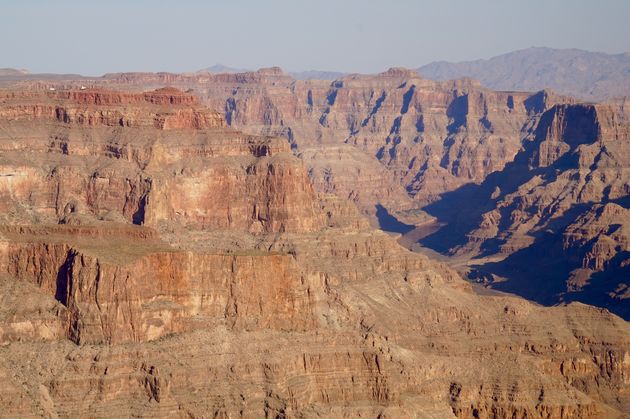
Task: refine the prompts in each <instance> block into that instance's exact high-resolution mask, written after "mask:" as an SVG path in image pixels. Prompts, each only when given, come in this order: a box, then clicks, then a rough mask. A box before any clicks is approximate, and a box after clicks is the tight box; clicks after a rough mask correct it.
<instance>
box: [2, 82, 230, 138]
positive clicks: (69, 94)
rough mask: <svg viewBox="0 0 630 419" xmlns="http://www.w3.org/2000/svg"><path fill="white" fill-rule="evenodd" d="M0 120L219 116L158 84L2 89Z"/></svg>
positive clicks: (202, 123)
mask: <svg viewBox="0 0 630 419" xmlns="http://www.w3.org/2000/svg"><path fill="white" fill-rule="evenodd" d="M0 103H1V104H2V106H1V108H2V110H1V112H0V118H2V119H3V120H5V121H33V120H35V119H43V120H46V119H48V120H55V121H58V122H63V123H67V124H77V125H85V126H110V127H116V126H126V127H155V128H159V129H162V130H165V129H184V128H194V129H203V128H217V127H223V126H225V121H224V120H223V118H222V116H221V115H220V114H219V113H216V112H209V111H208V110H205V109H203V108H201V107H200V106H199V105H198V104H197V100H196V98H195V97H194V96H192V95H190V94H185V93H183V92H181V91H179V90H177V89H169V88H162V89H158V90H155V91H153V92H147V93H143V94H133V93H125V94H122V93H119V92H113V91H102V90H94V89H89V90H79V91H59V92H56V91H54V92H46V93H38V92H29V93H24V92H5V93H4V94H2V95H0Z"/></svg>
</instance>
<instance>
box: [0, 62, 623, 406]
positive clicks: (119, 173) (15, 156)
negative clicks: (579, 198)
mask: <svg viewBox="0 0 630 419" xmlns="http://www.w3.org/2000/svg"><path fill="white" fill-rule="evenodd" d="M393 73H394V74H392V75H391V77H392V78H395V77H398V76H397V75H396V72H393ZM226 77H227V76H226ZM230 77H232V76H230ZM233 77H237V78H238V77H241V76H238V75H236V76H233ZM257 77H263V78H269V79H272V80H281V79H282V77H283V76H282V75H281V74H279V73H278V72H277V70H268V71H267V72H262V73H261V74H258V76H257ZM387 77H390V76H387ZM173 94H174V93H173ZM136 95H140V96H141V97H146V95H144V94H136ZM132 96H133V97H134V98H135V96H134V95H132ZM17 100H18V101H21V100H23V99H22V98H20V99H17ZM46 100H48V99H46ZM64 100H65V99H60V101H61V102H63V101H64ZM111 100H114V99H111ZM135 100H140V99H129V101H135ZM89 102H90V103H89V104H87V105H85V106H86V110H87V111H89V112H97V111H99V109H100V107H101V106H102V105H101V104H98V103H96V101H92V99H89ZM2 106H6V107H7V108H10V107H11V106H12V103H11V102H10V101H8V102H4V103H3V104H2ZM2 106H0V108H2ZM82 106H83V105H82ZM107 106H112V109H113V110H116V109H117V105H107ZM125 106H126V105H125ZM125 106H122V107H123V108H124V107H125ZM156 106H157V107H162V106H165V108H166V111H167V112H171V108H170V105H162V104H153V103H150V101H149V102H148V103H147V101H146V100H144V99H142V105H141V106H139V108H138V110H137V111H136V112H137V114H136V115H137V116H138V118H139V119H144V118H145V116H146V115H151V114H153V113H154V112H155V107H156ZM180 106H181V109H182V110H183V111H185V110H186V109H187V106H189V105H184V104H173V109H179V107H180ZM190 106H192V107H195V106H196V105H190ZM201 112H203V110H201ZM0 122H1V124H2V125H1V126H2V128H3V129H2V130H1V132H2V137H0V145H1V148H0V150H2V154H1V156H0V162H1V163H2V166H1V167H2V169H1V170H2V172H0V173H1V174H2V175H3V176H0V197H1V199H0V202H1V204H0V205H2V221H1V223H0V224H1V226H0V292H2V294H1V295H0V298H2V300H1V303H2V304H1V308H0V344H1V345H2V351H0V360H1V362H0V378H2V379H1V380H0V405H1V406H2V408H3V412H4V413H5V414H7V415H9V416H28V415H40V416H93V417H108V416H109V417H111V416H132V415H137V416H167V415H168V416H188V417H197V416H212V417H232V416H242V417H261V416H273V417H304V416H313V417H317V416H321V417H331V416H336V417H344V416H345V417H357V416H369V417H378V416H381V417H387V416H389V417H414V416H418V414H419V413H418V412H426V416H427V417H431V416H433V417H461V418H465V417H480V416H493V417H505V418H508V417H514V416H519V415H520V416H523V417H532V416H540V415H545V416H546V417H550V418H562V417H567V415H574V416H580V417H585V418H589V417H592V418H599V417H619V416H620V415H621V414H622V413H623V412H625V411H628V409H630V398H629V397H628V395H629V394H630V391H629V388H630V378H629V377H630V328H629V326H628V323H627V322H625V321H623V320H622V319H620V318H618V317H615V316H613V315H611V314H610V313H608V312H607V311H605V310H601V309H596V308H593V307H588V306H584V305H581V304H577V303H574V304H570V305H569V306H568V307H553V308H544V307H540V306H538V305H534V304H531V303H529V302H527V301H525V300H522V299H520V298H518V297H514V296H509V295H503V294H499V293H490V295H487V294H488V292H487V291H483V290H482V292H479V291H478V290H477V289H476V288H473V287H472V286H471V285H470V284H468V283H466V282H464V281H463V280H462V279H461V278H460V277H459V276H458V275H457V274H456V273H455V272H454V271H453V270H451V269H450V268H448V267H447V266H446V265H444V264H441V263H437V262H435V261H432V260H430V259H428V258H427V257H425V256H422V255H419V254H415V253H413V252H410V251H407V250H406V249H404V248H402V247H400V246H398V245H397V244H396V241H395V239H394V238H393V237H391V236H389V235H387V234H385V233H384V232H381V231H375V230H373V229H371V228H370V227H369V225H368V223H367V221H366V220H365V219H364V218H362V217H361V215H360V212H359V210H357V208H356V207H355V206H354V205H353V204H352V203H350V202H349V201H348V200H346V199H340V198H339V197H337V196H335V195H333V194H318V193H316V192H315V191H314V189H313V187H312V184H311V183H310V181H309V178H308V174H307V170H306V168H305V167H304V166H303V163H302V162H301V161H300V160H299V159H298V158H297V157H295V156H293V155H292V153H291V152H290V145H289V144H288V142H286V141H284V140H280V139H277V138H270V137H260V136H255V135H249V134H243V133H240V132H236V131H233V130H231V129H226V128H223V127H212V128H207V127H206V128H198V127H196V126H187V127H186V128H183V129H174V130H164V129H162V127H159V126H155V125H153V124H149V125H146V126H139V125H130V126H127V125H124V126H117V127H111V126H102V124H97V125H85V124H83V123H81V122H78V121H76V120H59V119H57V118H56V117H52V118H51V117H49V116H45V117H40V116H36V117H32V118H31V119H18V118H15V117H12V116H5V118H4V119H0ZM561 137H562V136H560V137H558V138H561ZM348 147H351V146H350V145H348ZM301 152H303V153H306V152H307V150H303V151H301ZM342 153H343V151H339V155H340V156H341V157H340V159H341V160H343V159H349V158H350V157H351V156H348V153H343V154H342ZM339 166H340V167H341V168H342V169H343V170H342V171H340V172H339V173H341V174H343V176H342V178H343V177H346V178H347V179H351V180H352V182H356V181H357V180H359V179H361V176H360V174H358V173H356V172H353V169H352V167H350V168H348V167H343V164H340V165H339ZM354 167H357V166H354ZM369 173H374V172H368V174H369ZM377 173H378V171H377ZM371 176H374V175H371ZM313 178H314V179H317V177H315V176H313ZM368 179H370V178H368ZM371 179H373V180H374V181H375V180H376V176H374V177H373V178H371ZM344 181H345V180H344V179H342V180H341V182H344ZM320 182H323V183H324V184H325V185H326V187H327V188H330V190H328V191H329V192H336V190H335V189H334V186H333V185H334V182H328V183H327V184H326V182H327V180H326V179H322V180H320ZM322 186H324V185H322ZM378 188H379V189H381V188H382V189H383V190H382V191H381V192H382V193H383V195H382V196H383V197H384V198H392V200H395V198H394V197H393V196H392V195H387V192H386V188H383V187H382V185H381V186H378ZM348 193H349V192H348V190H344V191H343V192H342V193H341V195H344V196H345V195H347V194H348ZM356 201H357V202H362V201H361V199H357V200H356ZM607 211H610V212H611V217H614V215H612V214H615V213H616V212H615V211H616V209H615V208H614V207H613V208H611V209H609V210H607ZM620 216H623V214H620ZM611 222H612V223H613V224H614V223H615V219H613V218H611ZM583 224H584V226H587V225H588V226H590V225H592V224H593V223H592V222H591V221H589V220H588V219H584V223H583ZM591 231H592V234H594V235H597V234H600V235H601V234H605V235H610V236H611V237H612V236H615V237H616V234H617V233H618V231H617V230H615V231H613V230H611V229H610V228H608V229H607V230H606V231H605V232H604V233H597V231H599V230H598V227H595V226H592V227H591ZM566 240H567V246H576V245H577V246H581V245H580V244H579V243H578V241H576V239H574V238H572V237H571V236H569V235H567V236H566ZM612 259H614V256H613V257H612ZM612 259H611V260H612ZM588 260H589V261H590V260H591V259H588ZM601 260H603V259H601ZM588 263H590V262H588ZM608 263H610V262H608ZM484 294H486V295H484ZM421 414H425V413H421Z"/></svg>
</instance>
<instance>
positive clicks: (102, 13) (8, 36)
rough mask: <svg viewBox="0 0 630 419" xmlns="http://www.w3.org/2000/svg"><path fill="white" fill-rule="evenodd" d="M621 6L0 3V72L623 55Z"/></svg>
mask: <svg viewBox="0 0 630 419" xmlns="http://www.w3.org/2000/svg"><path fill="white" fill-rule="evenodd" d="M629 21H630V1H628V0H597V1H594V0H590V1H586V0H572V1H571V0H521V1H515V0H440V1H431V2H429V1H421V0H416V1H413V0H383V1H374V0H360V1H359V0H336V1H331V0H318V1H299V0H293V1H290V0H267V1H265V0H258V1H256V0H208V1H202V0H179V1H159V0H154V1H149V0H126V1H123V0H109V1H105V0H103V1H94V0H82V1H79V0H76V1H71V0H56V1H50V0H14V1H13V0H0V67H14V68H26V69H29V70H31V71H33V72H57V73H67V72H72V73H81V74H86V75H100V74H103V73H106V72H115V71H195V70H198V69H200V68H203V67H207V66H210V65H213V64H216V63H222V64H225V65H229V66H233V67H241V68H259V67H268V66H272V65H279V66H281V67H282V68H284V69H286V70H290V71H299V70H309V69H319V70H338V71H346V72H377V71H382V70H384V69H386V68H388V67H392V66H404V67H418V66H420V65H423V64H426V63H428V62H431V61H435V60H449V61H462V60H470V59H476V58H489V57H491V56H494V55H498V54H501V53H505V52H509V51H512V50H516V49H521V48H527V47H530V46H548V47H555V48H581V49H587V50H591V51H602V52H610V53H619V52H626V51H630V24H629V23H628V22H629Z"/></svg>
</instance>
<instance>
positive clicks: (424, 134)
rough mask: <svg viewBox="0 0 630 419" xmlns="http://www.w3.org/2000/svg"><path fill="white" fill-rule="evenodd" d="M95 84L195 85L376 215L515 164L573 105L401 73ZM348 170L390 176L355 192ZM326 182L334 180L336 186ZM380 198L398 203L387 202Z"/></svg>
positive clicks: (164, 77) (137, 78) (141, 77)
mask: <svg viewBox="0 0 630 419" xmlns="http://www.w3.org/2000/svg"><path fill="white" fill-rule="evenodd" d="M99 83H103V84H106V85H115V86H117V85H129V84H132V85H143V86H161V85H165V84H173V85H176V86H181V87H185V88H191V89H193V90H194V91H195V93H196V94H198V95H199V96H200V97H201V100H202V101H203V102H204V103H206V104H208V105H209V107H210V108H212V109H217V110H221V111H223V112H225V115H226V120H227V123H228V124H229V125H230V126H233V127H236V128H239V129H242V130H245V131H248V132H253V133H257V134H273V135H281V136H285V137H286V138H288V139H289V141H290V142H291V144H292V145H293V147H294V148H297V150H298V151H299V152H301V153H302V154H301V156H302V159H303V160H304V161H305V163H306V165H307V166H308V167H309V169H310V173H311V175H312V178H313V179H315V180H316V186H317V187H318V188H319V187H323V188H327V190H330V189H332V190H335V191H339V192H338V194H339V196H342V197H345V196H344V195H345V194H346V192H347V191H353V190H359V189H360V190H361V193H360V195H361V199H358V200H356V202H357V204H358V205H359V206H360V208H361V209H362V211H363V212H364V213H365V214H367V215H370V216H372V217H373V216H374V213H375V205H377V204H379V205H383V206H385V208H387V209H388V210H389V211H390V212H392V213H398V212H401V211H405V210H409V209H412V208H415V209H418V208H419V206H420V204H424V203H427V202H431V201H433V200H435V199H437V198H438V197H439V195H440V194H442V193H443V192H446V191H452V190H454V189H456V188H457V187H459V186H461V185H463V184H466V183H469V182H477V183H478V182H481V181H482V180H483V179H484V178H485V177H486V176H487V175H488V174H489V173H491V172H493V171H496V170H500V169H502V168H503V167H504V166H505V164H506V163H508V162H509V161H511V160H512V158H513V157H514V156H515V155H516V153H517V152H518V150H519V149H520V147H521V142H522V139H523V137H524V136H526V134H527V133H528V132H529V131H530V130H531V129H532V128H533V127H534V126H535V123H536V120H537V118H538V117H539V116H540V114H541V112H542V111H544V110H545V109H547V108H548V107H550V106H552V105H553V104H554V103H556V102H558V101H560V100H569V99H566V98H560V97H557V96H555V95H550V94H548V93H545V92H541V93H538V94H529V93H520V92H494V91H491V90H488V89H484V88H482V87H481V86H480V85H479V84H478V83H476V82H474V81H472V80H460V81H453V82H432V81H428V80H424V79H421V78H419V76H418V75H417V73H415V72H414V71H411V70H405V69H390V70H388V71H387V72H385V73H382V74H379V75H375V76H362V75H349V76H344V77H342V78H341V79H339V80H336V81H334V82H332V83H330V82H326V81H322V80H310V81H300V80H297V81H296V80H293V79H291V78H290V77H289V76H287V75H284V74H283V73H282V72H281V71H279V70H278V69H275V70H261V71H259V72H254V73H243V74H222V75H210V74H202V75H194V76H193V75H173V74H170V75H169V74H118V75H109V76H108V77H106V78H105V79H103V80H99ZM348 145H350V146H352V147H350V148H347V147H348ZM337 147H346V148H344V150H348V151H347V152H350V153H356V154H357V155H359V156H361V157H360V158H358V159H354V160H350V159H344V167H343V168H340V167H335V166H338V165H337V164H336V161H337V160H338V155H337V154H336V153H333V154H335V155H334V156H331V155H330V148H333V149H335V148H337ZM344 152H346V151H344ZM315 156H316V157H315ZM328 156H330V159H328ZM349 170H350V171H354V172H357V173H388V176H381V177H382V180H381V181H380V182H379V183H377V184H374V185H373V186H370V185H369V184H366V185H360V186H361V187H360V188H359V187H358V185H357V181H356V179H354V178H353V177H352V176H348V171H349ZM384 170H387V172H384ZM323 178H327V179H334V184H333V185H332V187H331V182H332V181H331V180H329V181H328V182H327V183H323V182H321V181H320V180H319V179H323ZM384 191H386V192H385V193H384ZM384 195H388V196H396V197H397V198H396V200H395V201H394V200H391V201H389V202H388V201H387V199H386V198H385V199H383V198H384ZM411 198H415V202H414V200H413V199H411ZM407 212H408V211H407ZM421 220H422V217H421V218H420V219H418V220H415V221H421Z"/></svg>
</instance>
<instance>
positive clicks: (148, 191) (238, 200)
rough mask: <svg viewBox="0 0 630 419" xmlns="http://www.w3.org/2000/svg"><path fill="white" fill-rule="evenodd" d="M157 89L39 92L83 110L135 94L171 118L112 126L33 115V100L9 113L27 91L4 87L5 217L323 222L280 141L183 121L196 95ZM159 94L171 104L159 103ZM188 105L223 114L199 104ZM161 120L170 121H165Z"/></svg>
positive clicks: (150, 112) (142, 111)
mask: <svg viewBox="0 0 630 419" xmlns="http://www.w3.org/2000/svg"><path fill="white" fill-rule="evenodd" d="M156 92H157V93H156ZM156 92H153V93H150V94H146V93H145V94H120V93H109V94H102V93H84V92H74V93H73V92H69V93H60V94H59V98H56V97H55V96H54V95H50V94H49V95H46V97H45V98H44V100H45V101H48V100H51V98H52V99H58V100H59V101H60V103H62V104H63V103H65V100H66V97H70V98H73V99H72V100H74V101H76V102H77V103H79V104H82V106H85V108H82V110H81V111H82V112H87V113H100V112H105V111H106V112H114V113H117V112H121V111H120V110H119V109H123V111H122V112H126V111H127V108H126V106H127V105H128V104H139V105H138V107H137V109H133V115H134V118H135V119H134V120H135V121H147V120H151V119H153V122H155V119H154V118H155V117H156V115H166V114H168V115H171V116H172V117H173V118H174V119H172V120H171V119H169V118H170V117H167V118H165V119H164V120H163V122H164V121H165V124H166V125H165V124H157V125H156V124H155V123H153V122H152V123H150V124H144V125H143V124H122V125H120V126H117V127H115V128H114V127H111V126H109V124H107V123H103V124H96V125H94V124H88V125H87V127H86V126H85V125H84V123H83V122H84V121H82V120H80V119H73V118H70V119H64V118H62V119H59V118H57V117H56V116H55V114H53V115H49V114H43V115H42V114H40V113H39V112H38V111H37V109H40V108H41V107H40V106H39V105H34V106H33V107H31V108H29V110H28V112H26V111H25V113H21V114H19V115H16V114H15V113H14V112H13V110H15V109H16V108H17V107H18V106H17V105H16V104H15V103H21V102H22V101H23V100H24V97H28V95H20V94H13V95H8V94H7V95H6V96H7V99H5V101H4V103H3V104H2V106H0V109H1V110H0V112H3V118H4V119H3V128H4V129H3V131H2V134H0V135H2V136H3V141H2V145H1V147H2V148H1V149H2V151H3V157H2V161H1V162H0V163H1V164H2V175H3V176H1V177H0V194H1V196H3V197H5V198H6V199H4V200H3V204H2V205H3V206H4V210H5V211H4V218H9V219H16V218H17V219H19V218H26V219H30V220H34V219H37V218H38V217H43V218H44V219H46V220H49V221H51V222H57V221H63V222H71V223H72V222H80V220H81V218H86V217H87V218H90V217H91V218H96V219H124V220H127V221H131V222H133V223H135V224H144V225H157V224H159V223H163V222H168V221H171V220H177V221H182V222H185V223H187V224H190V225H194V226H197V227H200V228H235V229H241V230H247V231H252V232H262V231H284V230H296V231H297V230H305V231H311V230H314V229H317V228H319V227H320V226H321V225H323V220H322V219H321V217H320V216H319V215H316V214H315V212H314V207H313V205H314V204H313V200H314V196H315V195H314V194H315V193H314V191H313V188H312V186H311V185H310V183H309V182H308V179H307V176H306V172H305V170H304V168H303V167H302V165H301V164H300V163H299V161H297V160H295V159H294V158H292V157H291V156H290V148H289V146H288V144H286V142H284V141H282V140H280V139H274V138H263V137H254V136H251V135H244V134H241V133H238V132H234V131H226V130H225V129H223V128H222V125H223V123H222V122H220V123H216V124H214V123H213V124H210V125H209V126H203V125H198V124H196V123H194V124H188V122H190V121H189V119H187V118H186V117H183V119H179V117H180V116H181V115H185V114H187V113H188V112H189V111H190V110H191V109H194V108H191V107H187V106H188V105H186V104H187V103H189V102H190V103H192V104H193V105H194V103H195V100H194V99H193V98H192V97H190V96H186V95H183V94H182V93H175V92H173V91H172V90H169V89H166V90H158V91H156ZM35 97H36V98H37V97H38V96H35ZM13 98H14V99H13ZM51 101H52V100H51ZM73 103H74V102H73ZM116 103H121V107H120V108H118V107H115V106H114V105H112V104H116ZM165 103H173V105H172V106H171V107H167V108H166V110H165V112H166V113H160V112H161V107H162V106H165V105H164V104H165ZM59 106H60V105H56V104H54V103H52V104H51V105H50V107H51V108H57V109H59ZM73 106H74V105H73ZM169 106H170V105H169ZM195 106H196V105H195ZM180 107H181V109H180ZM103 108H107V109H106V110H105V111H103ZM110 108H111V109H110ZM29 112H30V113H29ZM130 112H131V111H130ZM195 112H198V113H199V114H200V115H210V116H212V118H215V117H216V118H217V121H222V119H221V117H220V116H218V115H214V114H212V113H209V112H208V111H207V110H204V109H203V108H200V109H199V110H195ZM210 116H208V117H207V118H206V119H205V120H212V118H211V117H210ZM169 121H170V122H169ZM101 122H102V121H101ZM102 125H104V126H102ZM167 126H171V128H173V129H172V130H167V131H164V130H165V128H166V127H167ZM174 127H178V128H177V129H175V128H174ZM182 127H183V128H182ZM22 207H25V208H22Z"/></svg>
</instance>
